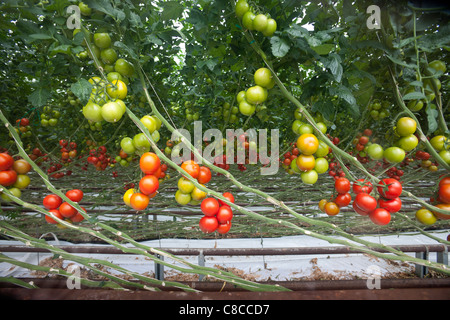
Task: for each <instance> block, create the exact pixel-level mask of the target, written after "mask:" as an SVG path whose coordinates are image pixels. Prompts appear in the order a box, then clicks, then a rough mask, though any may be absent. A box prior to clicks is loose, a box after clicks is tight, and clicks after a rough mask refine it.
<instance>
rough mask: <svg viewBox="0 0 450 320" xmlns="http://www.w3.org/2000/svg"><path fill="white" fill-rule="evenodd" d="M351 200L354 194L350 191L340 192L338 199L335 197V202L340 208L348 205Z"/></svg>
mask: <svg viewBox="0 0 450 320" xmlns="http://www.w3.org/2000/svg"><path fill="white" fill-rule="evenodd" d="M351 201H352V196H351V195H350V193H348V192H347V193H340V194H338V195H337V196H336V199H334V203H336V204H337V205H338V206H339V207H340V208H342V207H346V206H348V205H349V204H350V202H351Z"/></svg>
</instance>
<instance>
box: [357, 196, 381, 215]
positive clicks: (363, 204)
mask: <svg viewBox="0 0 450 320" xmlns="http://www.w3.org/2000/svg"><path fill="white" fill-rule="evenodd" d="M354 203H355V204H356V206H357V207H358V208H359V209H361V210H363V211H366V212H371V211H373V210H375V208H376V207H377V200H376V199H375V198H374V197H372V196H371V195H369V194H367V193H358V194H357V195H356V197H355V201H354Z"/></svg>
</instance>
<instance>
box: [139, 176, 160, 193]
mask: <svg viewBox="0 0 450 320" xmlns="http://www.w3.org/2000/svg"><path fill="white" fill-rule="evenodd" d="M158 188H159V181H158V178H157V177H155V176H154V175H151V174H149V175H146V176H144V177H142V179H141V180H140V181H139V190H141V192H142V193H143V194H145V195H147V196H148V195H150V194H153V193H155V192H156V190H158Z"/></svg>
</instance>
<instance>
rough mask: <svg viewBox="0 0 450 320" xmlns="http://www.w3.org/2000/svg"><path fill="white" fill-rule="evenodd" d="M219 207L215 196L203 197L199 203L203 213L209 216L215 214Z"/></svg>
mask: <svg viewBox="0 0 450 320" xmlns="http://www.w3.org/2000/svg"><path fill="white" fill-rule="evenodd" d="M219 208H220V205H219V201H217V199H215V198H205V199H203V201H202V203H201V205H200V209H201V210H202V212H203V214H204V215H205V216H209V217H212V216H215V215H216V214H217V212H219Z"/></svg>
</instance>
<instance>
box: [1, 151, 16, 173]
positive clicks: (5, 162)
mask: <svg viewBox="0 0 450 320" xmlns="http://www.w3.org/2000/svg"><path fill="white" fill-rule="evenodd" d="M13 164H14V159H13V157H11V156H10V155H9V154H7V153H4V152H2V153H0V171H4V170H8V169H10V168H11V167H12V165H13Z"/></svg>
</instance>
